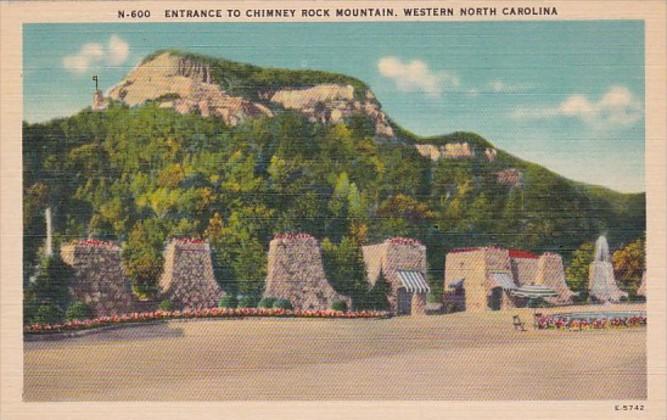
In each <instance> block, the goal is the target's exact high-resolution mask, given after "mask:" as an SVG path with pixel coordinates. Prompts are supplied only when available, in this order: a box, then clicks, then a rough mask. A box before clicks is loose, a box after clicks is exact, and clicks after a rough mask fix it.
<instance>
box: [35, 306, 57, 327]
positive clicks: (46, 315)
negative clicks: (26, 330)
mask: <svg viewBox="0 0 667 420" xmlns="http://www.w3.org/2000/svg"><path fill="white" fill-rule="evenodd" d="M63 315H64V314H63V311H62V309H60V308H59V307H57V306H56V305H54V304H52V303H46V304H43V305H40V306H39V307H38V308H37V312H36V313H35V316H34V317H33V318H32V322H33V323H36V324H58V323H60V322H62V321H63Z"/></svg>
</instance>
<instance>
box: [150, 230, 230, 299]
mask: <svg viewBox="0 0 667 420" xmlns="http://www.w3.org/2000/svg"><path fill="white" fill-rule="evenodd" d="M160 290H161V295H162V298H164V299H169V300H170V301H171V303H172V304H173V305H174V307H176V308H178V309H202V308H210V307H214V306H216V305H217V304H218V301H219V300H220V298H221V297H222V296H223V295H224V292H223V290H222V289H221V288H220V286H219V285H218V283H217V282H216V281H215V277H214V275H213V263H212V261H211V249H210V247H209V244H208V242H206V241H203V240H196V239H173V240H172V241H171V242H170V243H169V244H168V245H167V247H166V248H165V251H164V270H163V272H162V277H161V278H160Z"/></svg>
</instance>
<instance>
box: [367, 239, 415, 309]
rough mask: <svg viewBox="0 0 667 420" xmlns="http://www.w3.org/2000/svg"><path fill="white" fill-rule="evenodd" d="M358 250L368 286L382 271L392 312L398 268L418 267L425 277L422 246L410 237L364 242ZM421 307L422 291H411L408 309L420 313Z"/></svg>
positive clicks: (396, 292)
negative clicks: (361, 253)
mask: <svg viewBox="0 0 667 420" xmlns="http://www.w3.org/2000/svg"><path fill="white" fill-rule="evenodd" d="M362 252H363V254H364V263H365V264H366V272H367V273H368V282H369V284H370V286H371V287H372V286H374V285H375V283H376V282H377V280H378V278H379V276H380V272H382V274H383V275H384V278H385V281H386V282H387V285H388V286H389V289H390V292H389V295H388V296H387V301H388V302H389V310H390V311H392V312H394V313H396V312H397V311H398V289H399V288H401V287H403V283H402V282H401V279H400V277H399V275H398V271H399V270H405V271H418V272H420V273H422V275H423V276H424V279H426V267H427V266H426V247H425V246H424V245H422V244H421V243H420V242H419V241H417V240H414V239H410V238H391V239H387V240H386V241H384V242H383V243H381V244H376V245H368V246H364V247H362ZM425 307H426V293H413V296H412V313H413V314H424V312H425Z"/></svg>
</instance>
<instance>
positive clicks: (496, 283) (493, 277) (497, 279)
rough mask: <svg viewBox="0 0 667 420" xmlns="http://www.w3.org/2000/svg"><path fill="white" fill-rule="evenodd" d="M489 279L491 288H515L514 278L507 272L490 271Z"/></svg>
mask: <svg viewBox="0 0 667 420" xmlns="http://www.w3.org/2000/svg"><path fill="white" fill-rule="evenodd" d="M489 280H490V282H491V288H494V287H502V288H503V289H505V290H512V289H516V284H515V283H514V279H513V278H512V275H511V274H510V273H508V272H497V273H490V275H489Z"/></svg>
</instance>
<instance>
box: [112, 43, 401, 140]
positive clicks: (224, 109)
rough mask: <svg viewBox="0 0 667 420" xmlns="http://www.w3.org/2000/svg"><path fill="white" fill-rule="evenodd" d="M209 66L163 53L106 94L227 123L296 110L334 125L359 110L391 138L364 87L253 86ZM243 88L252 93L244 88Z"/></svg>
mask: <svg viewBox="0 0 667 420" xmlns="http://www.w3.org/2000/svg"><path fill="white" fill-rule="evenodd" d="M214 66H215V64H211V63H207V62H205V61H203V60H197V59H196V58H192V57H189V56H182V55H178V54H176V53H172V52H163V53H161V54H158V55H156V56H154V57H151V58H149V59H147V60H146V61H145V62H143V63H141V64H140V65H139V66H137V67H136V68H135V69H134V70H132V71H131V72H130V73H129V74H128V75H127V76H126V77H125V78H124V79H123V80H122V81H121V82H120V83H118V84H117V85H115V86H113V87H112V88H111V89H110V90H109V91H108V93H107V97H108V98H110V99H113V100H117V101H121V102H124V103H126V104H127V105H129V106H135V105H141V104H143V103H146V102H147V101H156V102H159V103H160V106H162V107H165V108H173V109H175V110H176V111H177V112H179V113H182V114H185V113H192V112H194V113H199V114H201V115H202V116H204V117H217V118H221V119H222V120H223V121H224V122H225V123H226V124H228V125H230V126H234V125H237V124H239V123H240V122H242V121H244V120H246V119H248V118H253V117H259V116H269V117H270V116H273V115H274V114H275V113H276V112H281V111H284V110H294V111H298V112H301V113H303V114H304V115H306V116H307V117H308V118H309V120H311V121H312V122H315V121H318V122H322V123H337V122H339V121H342V120H343V119H344V118H346V117H349V116H351V115H353V114H363V115H366V116H367V117H368V118H370V120H371V121H372V122H373V124H374V126H375V132H376V134H377V135H378V136H382V137H393V136H394V130H393V128H392V126H391V124H390V123H389V121H388V119H387V116H386V115H385V113H384V112H383V111H382V109H381V106H380V103H379V102H378V101H377V100H376V98H375V96H374V95H373V93H372V92H370V90H365V91H364V92H360V91H357V90H358V89H359V88H358V87H355V86H353V85H352V84H346V83H343V82H341V83H324V82H323V83H320V84H317V83H314V84H311V85H310V86H303V83H302V82H299V83H298V84H296V82H295V86H289V85H288V86H285V85H281V86H278V87H277V88H274V87H272V86H270V85H269V86H265V85H260V84H257V86H254V85H253V83H252V82H251V81H247V80H246V81H239V80H238V75H235V74H234V75H229V77H227V75H226V74H225V69H224V68H218V69H217V70H216V68H215V67H214ZM230 80H234V82H230ZM238 84H242V85H244V92H245V93H246V94H245V95H238V94H233V93H231V90H233V89H234V85H238ZM246 85H247V86H246ZM248 86H249V87H248ZM249 89H250V90H252V91H250V92H248V90H249ZM253 89H254V90H253Z"/></svg>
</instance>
